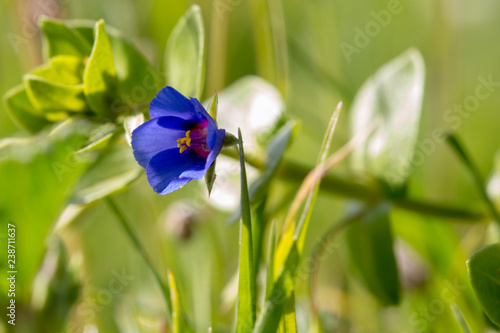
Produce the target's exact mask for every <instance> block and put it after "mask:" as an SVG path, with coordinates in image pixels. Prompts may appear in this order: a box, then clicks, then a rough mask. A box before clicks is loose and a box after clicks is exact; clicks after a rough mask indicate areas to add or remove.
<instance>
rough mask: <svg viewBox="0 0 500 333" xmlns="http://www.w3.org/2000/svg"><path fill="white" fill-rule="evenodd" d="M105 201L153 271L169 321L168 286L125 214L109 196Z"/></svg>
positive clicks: (170, 304)
mask: <svg viewBox="0 0 500 333" xmlns="http://www.w3.org/2000/svg"><path fill="white" fill-rule="evenodd" d="M105 201H106V204H107V205H108V207H109V209H110V210H111V212H112V213H113V214H114V215H115V217H116V218H117V220H118V221H119V222H120V226H121V227H122V229H123V230H124V231H125V233H126V234H127V236H128V237H129V239H130V240H131V242H132V244H133V245H134V247H135V249H136V250H137V252H139V254H140V255H141V257H142V259H143V260H144V262H145V263H146V265H147V266H148V267H149V269H150V270H151V272H152V273H153V276H154V278H155V279H156V282H157V283H158V285H159V286H160V289H161V291H162V294H163V297H164V298H165V303H166V305H167V320H168V321H169V322H171V315H170V314H171V313H172V300H171V298H170V290H169V288H168V287H167V285H166V284H165V283H164V282H163V280H162V278H161V277H160V274H158V272H157V271H156V269H155V268H154V266H153V263H152V262H151V261H150V260H149V257H148V254H147V252H146V249H145V248H144V247H143V246H142V244H141V242H140V240H139V238H137V236H136V235H135V233H134V231H133V230H132V228H131V227H130V224H129V223H128V221H127V219H126V218H125V215H124V214H123V212H122V211H121V209H120V208H119V207H118V205H117V204H116V202H115V201H114V200H113V198H111V197H106V198H105Z"/></svg>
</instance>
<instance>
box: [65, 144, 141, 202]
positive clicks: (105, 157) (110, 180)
mask: <svg viewBox="0 0 500 333" xmlns="http://www.w3.org/2000/svg"><path fill="white" fill-rule="evenodd" d="M141 171H142V168H141V167H140V166H139V165H138V164H137V162H136V161H135V159H134V156H133V154H132V150H131V149H130V147H128V146H124V145H113V146H110V147H109V148H108V150H107V151H104V152H103V153H101V154H100V156H99V158H98V159H97V161H96V162H95V163H94V164H93V165H92V166H91V167H90V168H89V169H88V170H86V171H85V173H84V174H83V176H82V177H81V179H80V181H79V182H78V184H77V185H76V186H75V189H74V191H73V197H72V199H71V203H73V204H89V203H91V202H94V201H96V200H99V199H101V198H104V197H105V196H108V195H110V194H113V193H115V192H118V191H121V190H123V189H124V188H125V187H126V186H127V185H129V184H130V183H132V182H133V181H134V180H135V179H137V177H139V175H140V174H141Z"/></svg>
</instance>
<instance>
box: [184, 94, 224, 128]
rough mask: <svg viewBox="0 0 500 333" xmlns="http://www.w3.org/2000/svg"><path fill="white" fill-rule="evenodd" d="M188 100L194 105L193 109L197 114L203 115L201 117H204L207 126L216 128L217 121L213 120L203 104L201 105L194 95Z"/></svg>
mask: <svg viewBox="0 0 500 333" xmlns="http://www.w3.org/2000/svg"><path fill="white" fill-rule="evenodd" d="M190 100H191V103H192V104H193V106H194V109H195V111H196V112H197V113H198V114H201V116H203V118H205V119H206V120H208V123H209V126H212V127H215V128H217V123H216V122H215V120H214V118H212V117H211V116H210V115H209V114H208V112H207V111H206V110H205V108H204V107H203V105H201V103H200V101H198V100H197V99H196V98H194V97H191V98H190Z"/></svg>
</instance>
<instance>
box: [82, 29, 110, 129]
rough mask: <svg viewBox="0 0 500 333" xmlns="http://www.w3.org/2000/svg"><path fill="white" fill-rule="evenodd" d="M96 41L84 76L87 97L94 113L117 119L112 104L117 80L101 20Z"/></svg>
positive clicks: (95, 32) (95, 30)
mask: <svg viewBox="0 0 500 333" xmlns="http://www.w3.org/2000/svg"><path fill="white" fill-rule="evenodd" d="M94 34H95V41H94V46H93V48H92V53H91V54H90V58H89V60H88V62H87V65H86V67H85V72H84V74H83V82H84V87H85V88H84V90H85V96H87V100H88V103H89V105H90V107H91V108H92V110H93V111H95V112H96V113H97V114H98V115H100V116H102V117H110V118H111V119H114V118H116V116H117V115H116V114H113V112H112V110H111V104H112V102H113V99H114V98H115V97H116V93H117V91H116V89H117V83H118V82H117V78H116V71H115V65H114V61H113V51H112V50H111V44H110V42H109V37H108V35H107V33H106V30H105V27H104V21H103V20H100V21H98V22H97V23H96V25H95V27H94Z"/></svg>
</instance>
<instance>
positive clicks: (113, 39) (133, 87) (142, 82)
mask: <svg viewBox="0 0 500 333" xmlns="http://www.w3.org/2000/svg"><path fill="white" fill-rule="evenodd" d="M64 25H65V26H66V28H67V29H69V30H71V31H73V32H74V33H76V34H78V35H79V36H81V37H82V38H83V39H84V40H86V42H87V43H88V44H89V45H90V46H92V45H93V44H94V25H95V22H93V21H91V20H78V19H77V20H65V21H64ZM106 32H107V33H108V37H109V41H110V43H111V48H112V50H113V59H114V65H115V70H116V76H117V78H118V82H119V92H120V95H121V98H120V99H117V100H114V104H112V105H111V107H112V108H115V109H116V110H118V109H123V108H124V107H132V106H135V105H137V104H140V103H144V102H148V101H150V100H151V99H153V97H154V96H155V95H156V93H157V92H158V90H160V88H161V87H162V86H163V83H162V82H161V80H160V78H159V76H158V74H157V73H156V71H155V70H154V69H153V67H151V65H150V64H149V62H148V61H147V60H146V59H145V58H144V56H143V55H142V54H141V53H140V52H139V51H138V50H137V48H136V47H135V46H134V44H132V43H131V42H130V41H129V40H127V39H126V38H125V37H124V36H123V35H122V34H121V33H120V31H118V30H117V29H114V28H113V27H110V26H106ZM90 51H91V47H90V48H89V51H88V53H86V55H85V56H88V55H89V54H90Z"/></svg>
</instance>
